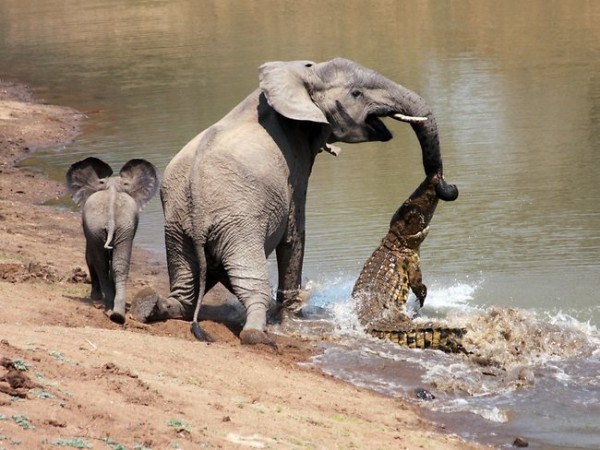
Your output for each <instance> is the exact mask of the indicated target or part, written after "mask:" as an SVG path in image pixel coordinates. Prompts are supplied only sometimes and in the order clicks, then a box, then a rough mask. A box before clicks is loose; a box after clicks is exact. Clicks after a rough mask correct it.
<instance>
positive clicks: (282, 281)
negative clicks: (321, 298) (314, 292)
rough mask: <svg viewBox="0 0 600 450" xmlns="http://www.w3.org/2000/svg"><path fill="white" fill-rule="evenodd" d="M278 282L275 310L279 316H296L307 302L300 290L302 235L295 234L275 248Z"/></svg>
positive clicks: (302, 257) (302, 254) (305, 293)
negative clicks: (284, 314)
mask: <svg viewBox="0 0 600 450" xmlns="http://www.w3.org/2000/svg"><path fill="white" fill-rule="evenodd" d="M276 254H277V269H278V273H279V282H278V288H277V310H278V313H279V314H283V313H285V312H290V313H293V314H297V313H299V312H300V310H301V309H302V307H303V306H304V304H305V303H306V302H307V300H308V293H307V292H306V291H305V290H302V289H301V284H302V264H303V261H304V233H295V234H293V235H292V236H289V237H288V239H287V240H285V241H284V242H282V243H281V244H279V245H278V246H277V248H276Z"/></svg>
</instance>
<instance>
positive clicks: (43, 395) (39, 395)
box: [29, 389, 56, 399]
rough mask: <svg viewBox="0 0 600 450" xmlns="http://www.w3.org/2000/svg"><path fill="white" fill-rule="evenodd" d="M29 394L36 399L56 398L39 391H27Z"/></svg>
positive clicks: (48, 393)
mask: <svg viewBox="0 0 600 450" xmlns="http://www.w3.org/2000/svg"><path fill="white" fill-rule="evenodd" d="M29 393H30V394H31V395H35V396H36V397H37V398H42V399H44V398H56V396H55V395H54V394H51V393H50V392H46V391H41V390H39V389H31V390H30V391H29Z"/></svg>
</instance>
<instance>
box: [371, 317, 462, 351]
mask: <svg viewBox="0 0 600 450" xmlns="http://www.w3.org/2000/svg"><path fill="white" fill-rule="evenodd" d="M466 332H467V330H466V329H465V328H451V327H446V326H441V325H434V324H427V325H423V326H415V327H414V328H406V329H396V330H378V329H370V330H369V333H370V334H371V335H372V336H375V337H377V338H379V339H386V340H388V341H390V342H393V343H395V344H398V345H403V346H406V347H408V348H420V349H425V348H431V349H434V350H442V351H443V352H446V353H467V351H466V350H465V348H464V347H463V345H462V337H463V336H464V335H465V334H466Z"/></svg>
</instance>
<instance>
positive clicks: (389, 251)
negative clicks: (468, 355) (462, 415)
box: [352, 174, 466, 352]
mask: <svg viewBox="0 0 600 450" xmlns="http://www.w3.org/2000/svg"><path fill="white" fill-rule="evenodd" d="M440 180H441V177H440V176H439V175H437V174H435V175H433V176H428V177H426V178H425V180H424V181H423V182H422V183H421V184H420V186H419V187H418V188H417V189H416V190H415V192H413V193H412V195H411V196H410V197H409V198H408V199H407V200H406V201H405V202H404V203H403V204H402V206H400V208H399V209H398V210H397V211H396V213H395V214H394V216H393V217H392V220H391V222H390V229H389V231H388V233H387V234H386V236H385V237H384V238H383V240H382V241H381V244H380V245H379V247H377V249H375V251H374V252H373V254H372V255H371V257H370V258H369V259H368V260H367V262H366V263H365V265H364V267H363V269H362V271H361V273H360V275H359V277H358V280H357V281H356V283H355V285H354V289H353V290H352V298H353V300H354V305H355V309H356V312H357V315H358V318H359V320H360V322H361V324H362V325H363V326H364V327H365V329H366V331H367V332H368V333H370V334H371V335H373V336H375V337H378V338H381V339H387V340H390V341H392V342H395V343H398V344H400V345H406V346H408V347H411V348H434V349H439V350H443V351H445V352H463V351H464V349H463V347H462V345H461V338H462V336H463V335H464V334H465V332H466V331H465V330H464V329H463V328H452V327H447V326H444V325H441V324H435V323H427V324H416V323H414V322H413V321H412V320H411V318H410V316H409V314H408V312H407V308H406V301H407V299H408V294H409V289H411V290H412V291H413V292H414V293H415V295H416V297H417V299H418V300H419V303H420V305H421V306H423V303H424V301H425V297H426V296H427V287H426V286H425V285H424V284H423V279H422V274H421V267H420V259H419V248H420V246H421V243H422V242H423V240H424V239H425V237H427V234H428V233H429V223H430V222H431V218H432V217H433V213H434V212H435V208H436V206H437V203H438V197H437V195H436V192H435V187H436V186H437V184H438V183H439V182H440Z"/></svg>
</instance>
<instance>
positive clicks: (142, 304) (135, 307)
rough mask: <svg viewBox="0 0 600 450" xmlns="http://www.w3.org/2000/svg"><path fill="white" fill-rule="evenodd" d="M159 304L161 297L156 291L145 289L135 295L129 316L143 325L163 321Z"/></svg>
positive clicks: (149, 288)
mask: <svg viewBox="0 0 600 450" xmlns="http://www.w3.org/2000/svg"><path fill="white" fill-rule="evenodd" d="M159 303H160V296H159V295H158V294H157V293H156V291H155V290H154V289H152V288H151V287H145V288H143V289H142V290H141V291H139V292H138V293H137V294H135V297H134V299H133V301H132V302H131V308H130V309H129V314H130V315H131V317H132V318H133V319H134V320H137V321H138V322H143V323H148V322H153V321H157V320H161V319H162V317H161V315H162V314H161V311H160V307H159ZM111 319H112V318H111Z"/></svg>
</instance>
